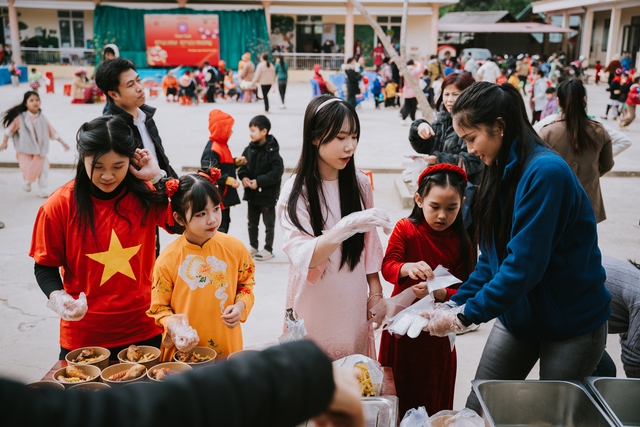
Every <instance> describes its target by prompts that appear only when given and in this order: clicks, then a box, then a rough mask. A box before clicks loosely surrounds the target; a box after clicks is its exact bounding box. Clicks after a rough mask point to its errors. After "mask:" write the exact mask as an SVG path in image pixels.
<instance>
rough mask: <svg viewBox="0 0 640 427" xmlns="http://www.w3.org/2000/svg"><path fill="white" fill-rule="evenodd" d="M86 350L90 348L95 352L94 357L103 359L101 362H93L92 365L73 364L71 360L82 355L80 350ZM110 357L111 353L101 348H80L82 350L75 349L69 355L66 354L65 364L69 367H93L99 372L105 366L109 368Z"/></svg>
mask: <svg viewBox="0 0 640 427" xmlns="http://www.w3.org/2000/svg"><path fill="white" fill-rule="evenodd" d="M87 348H92V349H93V350H94V351H95V352H96V355H98V356H104V357H103V358H102V359H101V360H98V361H97V362H93V363H82V362H74V361H73V360H74V359H75V358H76V357H78V356H79V355H80V353H82V350H84V349H87ZM110 356H111V352H110V351H109V350H107V349H106V348H103V347H82V348H78V349H75V350H73V351H70V352H69V353H67V355H66V356H65V360H66V361H67V363H68V364H69V365H75V366H88V365H93V366H97V367H98V368H100V370H103V369H105V368H106V367H107V366H109V357H110Z"/></svg>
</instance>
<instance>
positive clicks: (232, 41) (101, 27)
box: [93, 5, 269, 69]
mask: <svg viewBox="0 0 640 427" xmlns="http://www.w3.org/2000/svg"><path fill="white" fill-rule="evenodd" d="M147 14H182V15H186V14H203V15H204V14H213V15H218V20H219V25H220V59H222V60H224V61H225V62H226V63H227V64H228V65H227V67H228V68H233V69H235V68H236V65H237V64H238V61H240V57H241V56H242V54H243V53H245V52H249V53H251V56H252V58H258V57H259V55H261V54H263V53H265V52H269V33H268V31H267V21H266V19H265V16H264V10H263V9H253V10H232V11H230V10H194V9H189V8H175V9H127V8H122V7H113V6H101V5H98V6H96V8H95V12H94V18H93V31H94V34H95V52H96V65H97V64H98V63H99V62H100V61H101V60H102V49H103V47H104V46H105V45H107V44H109V43H114V44H115V45H116V46H118V48H119V50H120V56H122V57H123V58H127V59H130V60H132V61H133V62H135V63H136V65H138V67H140V68H144V67H146V66H147V56H146V45H145V35H144V15H147ZM194 65H195V64H194Z"/></svg>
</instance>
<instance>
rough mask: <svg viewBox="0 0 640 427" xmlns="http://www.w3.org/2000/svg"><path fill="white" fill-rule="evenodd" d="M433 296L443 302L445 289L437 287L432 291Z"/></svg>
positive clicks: (445, 298)
mask: <svg viewBox="0 0 640 427" xmlns="http://www.w3.org/2000/svg"><path fill="white" fill-rule="evenodd" d="M433 297H434V298H435V299H437V300H438V301H442V302H445V301H446V300H447V290H446V289H438V290H437V291H433Z"/></svg>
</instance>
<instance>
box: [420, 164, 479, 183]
mask: <svg viewBox="0 0 640 427" xmlns="http://www.w3.org/2000/svg"><path fill="white" fill-rule="evenodd" d="M440 171H450V172H455V173H457V174H459V175H461V176H462V177H463V178H464V182H469V180H468V179H467V173H466V172H465V171H464V169H462V168H461V167H459V166H456V165H452V164H449V163H438V164H437V165H433V166H428V167H427V168H426V169H425V170H423V171H422V173H421V174H420V178H418V185H420V183H421V182H422V180H423V179H424V177H425V176H427V175H431V174H433V173H436V172H440Z"/></svg>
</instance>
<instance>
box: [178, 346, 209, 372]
mask: <svg viewBox="0 0 640 427" xmlns="http://www.w3.org/2000/svg"><path fill="white" fill-rule="evenodd" d="M180 353H186V354H188V355H192V354H193V353H196V354H198V355H200V356H207V357H210V359H208V360H203V361H201V362H182V361H181V360H179V359H178V355H179V354H180ZM217 355H218V353H217V352H216V351H215V350H214V349H212V348H209V347H194V348H193V350H190V351H186V352H183V351H178V352H176V353H175V354H174V355H173V360H174V361H176V362H181V363H186V364H187V365H189V366H191V367H192V368H194V369H197V368H202V367H203V366H208V365H213V364H214V363H215V360H216V356H217Z"/></svg>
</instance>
